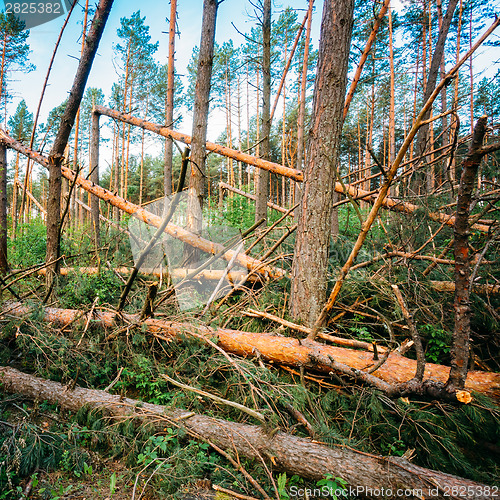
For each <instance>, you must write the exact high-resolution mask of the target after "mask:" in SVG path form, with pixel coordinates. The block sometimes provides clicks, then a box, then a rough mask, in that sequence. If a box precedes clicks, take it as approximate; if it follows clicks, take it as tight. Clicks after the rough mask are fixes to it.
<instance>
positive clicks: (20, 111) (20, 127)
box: [9, 99, 33, 238]
mask: <svg viewBox="0 0 500 500" xmlns="http://www.w3.org/2000/svg"><path fill="white" fill-rule="evenodd" d="M32 129H33V113H30V112H29V111H28V107H27V106H26V102H25V101H24V99H23V100H22V101H21V102H20V103H19V104H18V106H17V109H16V112H15V114H14V115H13V116H11V117H10V118H9V131H10V135H11V136H12V137H14V139H16V140H17V141H19V142H26V141H29V139H30V137H31V131H32ZM18 185H19V152H18V153H17V154H16V163H15V167H14V185H13V187H12V238H15V234H16V227H17V205H18V203H17V202H18V197H17V190H18Z"/></svg>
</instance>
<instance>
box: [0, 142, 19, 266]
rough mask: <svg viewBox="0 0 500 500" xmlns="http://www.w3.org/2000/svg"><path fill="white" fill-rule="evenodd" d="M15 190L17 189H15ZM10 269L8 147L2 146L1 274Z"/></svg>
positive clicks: (0, 175) (0, 194) (0, 178)
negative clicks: (8, 253)
mask: <svg viewBox="0 0 500 500" xmlns="http://www.w3.org/2000/svg"><path fill="white" fill-rule="evenodd" d="M14 189H17V188H16V187H14ZM8 269H9V264H8V261H7V147H6V146H4V145H0V274H5V273H6V272H7V271H8Z"/></svg>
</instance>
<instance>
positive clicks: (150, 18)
mask: <svg viewBox="0 0 500 500" xmlns="http://www.w3.org/2000/svg"><path fill="white" fill-rule="evenodd" d="M0 1H1V0H0ZM499 3H500V2H499V0H494V1H493V4H495V5H496V6H498V4H499ZM84 4H85V1H84V0H79V5H78V6H77V7H76V8H75V11H74V13H73V18H72V20H71V21H70V23H69V25H68V27H67V29H66V32H65V33H64V35H63V39H62V43H61V45H60V47H59V50H58V54H57V56H56V60H55V64H54V67H53V69H52V73H51V77H50V81H49V83H50V85H49V87H48V89H47V92H46V95H45V99H44V103H43V106H42V111H41V116H40V121H41V122H44V121H45V120H46V117H47V114H48V113H49V111H50V110H51V109H52V108H54V107H55V106H57V105H59V104H60V103H61V102H62V101H63V100H64V99H65V98H66V96H67V93H68V91H69V89H70V87H71V85H72V82H73V77H74V74H75V71H76V67H77V64H78V61H77V58H78V57H79V55H80V43H81V40H80V36H81V29H82V20H83V8H82V7H83V6H84ZM96 4H97V0H90V5H91V6H95V5H96ZM307 4H308V0H276V1H275V2H274V7H273V10H274V13H273V17H274V18H275V17H277V16H278V15H279V12H280V11H281V10H283V8H284V7H285V6H288V5H289V6H291V7H293V8H295V9H300V11H299V16H298V17H299V19H300V20H301V19H302V18H303V16H304V14H305V9H306V7H307ZM393 5H394V6H395V8H396V9H398V10H399V8H400V7H401V1H400V0H395V1H394V2H393ZM202 6H203V1H202V0H178V31H179V36H178V37H177V39H176V72H177V73H180V74H183V73H185V68H186V65H187V63H188V61H189V59H190V57H191V53H192V50H193V47H194V46H195V45H198V44H199V40H200V26H201V18H202ZM322 6H323V0H316V2H315V13H314V16H313V30H312V40H313V44H314V45H315V46H316V47H317V45H318V39H319V31H320V21H321V11H322ZM137 10H140V11H141V15H142V16H145V17H146V21H145V22H146V24H147V25H149V26H150V34H151V39H152V41H157V40H158V41H159V50H158V52H157V53H156V54H155V58H156V59H157V60H158V61H159V62H161V63H165V62H166V61H167V47H168V35H167V33H166V32H167V31H168V22H167V18H168V16H169V15H170V2H169V1H168V0H162V1H156V0H146V1H143V2H137V1H133V0H115V2H114V6H113V8H112V10H111V14H110V18H109V20H108V24H107V26H106V29H105V32H104V35H103V38H102V40H101V43H100V46H99V51H98V55H97V57H96V59H95V62H94V65H93V68H92V72H91V75H90V78H89V81H88V86H93V87H100V88H102V89H103V91H104V93H105V95H106V97H108V96H109V94H110V89H111V86H112V84H113V82H114V81H115V80H116V78H117V73H116V69H115V63H116V60H115V56H114V54H113V45H114V44H115V43H116V42H117V35H116V30H117V28H118V27H119V26H120V19H121V18H122V17H129V16H130V15H131V14H132V13H133V12H135V11H137ZM252 12H253V7H252V6H251V4H250V2H249V1H248V0H224V1H223V2H222V3H221V4H220V7H219V12H218V18H217V30H216V40H217V42H218V43H223V42H224V41H225V40H228V39H230V38H232V39H233V40H234V42H235V45H236V46H237V45H239V43H240V42H242V41H243V38H242V37H241V35H239V34H238V32H237V30H236V29H235V28H234V27H233V26H232V24H231V23H232V22H233V23H234V24H235V25H236V27H237V28H238V30H239V31H242V32H248V31H249V30H250V29H251V27H252V26H253V25H255V20H253V19H251V18H250V17H249V14H251V13H252ZM492 14H493V9H492ZM63 20H64V19H63V17H60V18H58V19H55V20H53V21H51V22H49V23H46V24H43V25H41V26H38V27H35V28H33V29H32V30H31V32H30V37H29V44H30V47H31V51H32V53H31V55H30V59H31V62H32V63H33V64H35V65H36V71H34V72H31V73H29V74H22V73H16V74H14V75H13V79H14V80H16V81H13V82H12V83H11V89H14V90H15V91H17V94H16V98H15V99H14V101H13V102H12V103H11V104H10V109H9V111H10V112H11V113H12V112H13V111H14V110H15V107H16V105H17V103H18V102H19V99H20V98H24V99H25V100H26V102H27V104H28V108H29V110H30V111H32V112H34V111H35V110H36V107H37V105H38V101H39V97H40V92H41V89H42V85H43V81H44V79H45V74H46V71H47V67H48V63H49V60H50V57H51V55H52V51H53V48H54V45H55V42H56V40H57V37H58V35H59V31H60V29H61V26H62V24H63ZM490 22H491V20H487V21H486V23H487V24H488V25H489V24H490ZM497 31H500V30H497ZM493 37H494V38H495V37H496V38H497V39H498V34H496V35H493ZM495 59H498V49H496V52H495V51H494V50H493V52H492V51H491V50H490V51H489V52H488V54H487V55H483V56H480V57H479V58H478V59H477V63H475V65H477V66H478V67H480V66H483V67H484V66H488V65H491V61H492V60H495ZM481 61H485V62H483V63H482V62H481ZM491 66H492V67H490V68H489V69H490V73H492V74H493V73H494V72H495V71H496V70H495V65H491ZM497 67H498V66H497ZM224 127H225V118H224V116H223V115H222V114H221V113H219V114H217V113H213V114H212V115H211V118H210V126H209V132H208V139H209V140H212V141H214V140H215V139H216V138H217V136H218V135H219V134H220V132H221V131H222V130H223V129H224ZM179 129H180V130H181V131H182V132H185V133H188V134H189V133H190V132H191V125H190V122H189V119H188V117H186V119H184V121H183V123H182V124H181V126H180V127H179Z"/></svg>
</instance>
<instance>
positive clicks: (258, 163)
mask: <svg viewBox="0 0 500 500" xmlns="http://www.w3.org/2000/svg"><path fill="white" fill-rule="evenodd" d="M95 111H96V112H97V113H100V114H102V115H106V116H109V117H110V118H114V119H116V120H120V121H123V122H125V123H129V124H131V125H135V126H137V127H141V128H143V129H145V130H149V131H151V132H155V133H156V134H159V135H161V136H163V137H171V138H173V139H175V140H179V141H181V142H184V143H185V144H191V137H190V136H189V135H186V134H182V133H180V132H175V131H173V130H170V129H168V128H166V127H163V126H161V125H158V124H155V123H151V122H147V121H145V120H142V119H141V118H137V117H134V116H132V115H128V114H126V113H121V112H120V111H116V110H114V109H110V108H106V107H104V106H96V107H95ZM206 148H207V150H208V151H212V152H214V153H217V154H220V155H222V156H226V157H228V158H233V159H235V160H238V161H242V162H243V163H247V164H248V165H254V166H255V167H258V168H262V169H264V170H268V171H269V172H273V173H275V174H279V175H283V176H285V177H289V178H290V179H294V180H295V181H298V182H302V181H303V180H304V176H303V174H302V172H301V171H299V170H295V169H293V168H289V167H284V166H283V165H279V164H278V163H273V162H270V161H266V160H262V159H261V158H257V157H255V156H252V155H249V154H246V153H240V152H239V151H235V150H234V149H230V148H227V147H225V146H219V145H218V144H214V143H212V142H207V143H206ZM345 187H346V190H347V191H348V192H349V194H350V195H351V196H352V197H353V198H356V199H358V198H360V197H361V198H362V199H363V200H364V201H367V202H369V203H374V202H375V199H376V196H377V195H376V194H373V193H369V192H368V191H364V190H362V189H359V188H357V187H354V186H350V185H349V184H346V185H345ZM335 191H337V192H338V193H345V190H344V186H343V185H342V184H341V183H340V182H336V183H335ZM382 206H383V207H385V208H387V209H389V210H393V211H396V212H405V213H408V214H412V213H415V212H416V211H417V210H419V209H420V208H421V207H419V206H418V205H414V204H413V203H408V202H403V201H401V200H395V199H392V198H389V197H386V198H385V199H384V201H383V202H382ZM427 216H428V217H429V218H430V219H432V220H434V221H436V222H441V223H445V224H447V225H448V226H453V225H454V224H455V217H454V216H453V215H447V214H442V213H439V212H435V213H434V212H430V213H427ZM489 228H490V226H488V225H485V224H474V225H472V229H475V230H478V231H482V232H488V230H489Z"/></svg>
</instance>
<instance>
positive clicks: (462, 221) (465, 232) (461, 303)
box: [447, 116, 488, 392]
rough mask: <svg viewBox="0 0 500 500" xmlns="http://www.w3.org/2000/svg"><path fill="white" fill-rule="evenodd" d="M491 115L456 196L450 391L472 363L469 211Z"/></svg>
mask: <svg viewBox="0 0 500 500" xmlns="http://www.w3.org/2000/svg"><path fill="white" fill-rule="evenodd" d="M487 122H488V118H487V117H486V116H482V117H481V118H479V120H478V122H477V124H476V127H475V128H474V135H473V137H472V143H471V146H470V149H469V154H468V155H467V158H466V159H465V161H464V164H463V170H462V177H461V179H460V187H459V188H458V195H457V215H456V216H455V228H454V231H453V233H454V239H455V303H454V308H455V329H454V331H453V342H452V347H451V370H450V377H449V379H448V382H447V387H448V389H449V390H450V392H452V391H455V390H461V389H463V388H464V384H465V380H466V378H467V370H468V362H469V340H470V314H471V311H470V299H469V295H470V290H469V286H470V264H469V241H468V240H469V212H470V203H471V199H472V191H473V190H474V180H475V178H476V174H477V171H478V169H479V165H480V163H481V158H482V157H483V154H481V146H482V144H483V139H484V135H485V133H486V126H487Z"/></svg>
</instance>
